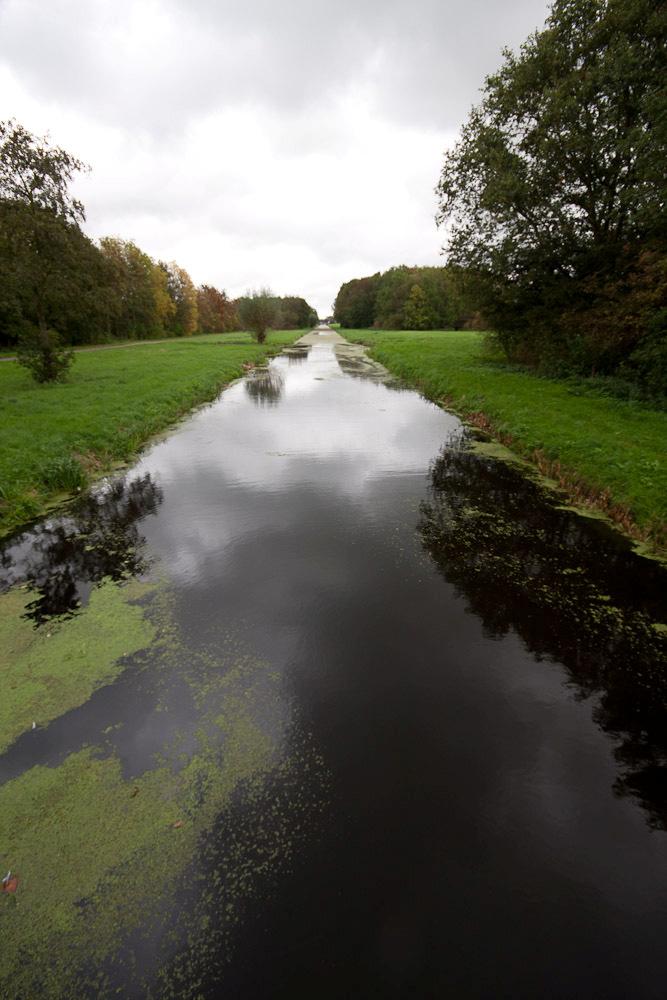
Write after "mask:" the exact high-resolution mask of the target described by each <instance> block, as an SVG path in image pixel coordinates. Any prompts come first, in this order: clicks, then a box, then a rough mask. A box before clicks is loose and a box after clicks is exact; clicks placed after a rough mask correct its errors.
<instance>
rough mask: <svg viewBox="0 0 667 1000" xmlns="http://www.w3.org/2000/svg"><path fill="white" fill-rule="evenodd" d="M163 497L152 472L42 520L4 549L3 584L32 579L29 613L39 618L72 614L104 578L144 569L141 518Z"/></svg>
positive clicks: (1, 555) (1, 563) (113, 485)
mask: <svg viewBox="0 0 667 1000" xmlns="http://www.w3.org/2000/svg"><path fill="white" fill-rule="evenodd" d="M161 502H162V491H161V490H160V488H159V487H158V486H156V484H155V483H154V482H153V480H152V479H151V477H150V475H145V476H143V477H142V478H140V479H134V480H132V481H131V482H129V483H128V482H126V481H125V480H122V479H121V480H117V481H115V482H113V483H110V484H109V486H108V488H107V489H106V490H104V491H100V492H98V493H95V494H91V495H89V496H87V497H85V498H84V499H82V500H81V501H80V502H79V503H78V504H77V505H76V507H75V508H74V509H73V511H72V513H71V514H69V515H68V516H66V517H62V518H58V519H57V520H51V519H49V520H46V521H44V522H42V523H41V524H39V525H38V526H37V527H36V528H34V529H32V530H31V531H29V532H26V533H25V534H24V535H21V536H20V537H19V538H18V539H15V540H14V541H13V542H12V544H11V546H9V547H8V548H6V549H5V550H4V551H2V552H0V570H2V571H3V572H2V574H1V575H0V588H1V587H2V585H3V583H4V584H5V585H11V584H13V583H19V582H26V583H28V585H29V586H30V588H31V589H32V590H34V591H36V592H37V594H38V596H37V597H36V599H35V600H34V601H33V602H32V603H31V604H30V605H29V609H28V613H29V615H30V617H32V618H34V619H35V621H37V622H39V623H41V622H43V621H45V620H46V619H47V618H49V617H52V616H53V615H62V614H67V613H71V612H72V611H74V610H75V609H76V608H77V607H78V606H79V605H80V603H81V601H82V600H84V599H85V598H86V596H87V595H88V593H89V592H90V590H91V589H92V587H93V586H94V585H95V584H97V583H100V582H101V581H102V580H103V579H111V580H121V579H124V578H126V577H128V576H135V575H137V574H139V573H142V572H144V570H145V569H146V562H145V557H144V556H143V555H142V552H141V546H142V543H143V541H144V539H143V537H142V536H141V534H140V533H139V529H138V522H139V520H140V519H141V518H143V517H145V516H146V515H147V514H152V513H154V512H155V510H156V509H157V507H158V506H159V504H160V503H161Z"/></svg>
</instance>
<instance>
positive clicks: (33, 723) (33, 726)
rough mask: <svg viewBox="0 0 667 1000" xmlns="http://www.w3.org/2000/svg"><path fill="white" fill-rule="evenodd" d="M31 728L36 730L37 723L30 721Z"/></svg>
mask: <svg viewBox="0 0 667 1000" xmlns="http://www.w3.org/2000/svg"><path fill="white" fill-rule="evenodd" d="M32 728H33V729H37V723H36V722H35V720H34V719H33V720H32Z"/></svg>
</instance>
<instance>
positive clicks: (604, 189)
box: [438, 0, 667, 373]
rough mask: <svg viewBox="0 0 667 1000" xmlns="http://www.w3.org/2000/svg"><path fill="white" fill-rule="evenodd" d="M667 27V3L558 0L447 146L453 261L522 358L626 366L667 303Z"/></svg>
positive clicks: (444, 193)
mask: <svg viewBox="0 0 667 1000" xmlns="http://www.w3.org/2000/svg"><path fill="white" fill-rule="evenodd" d="M666 39H667V13H666V8H665V5H664V3H659V4H656V3H655V2H654V0H556V2H555V3H554V5H553V7H552V10H551V14H550V17H549V19H548V21H547V25H546V28H545V29H544V30H543V31H541V32H539V33H536V34H534V35H532V36H531V37H530V38H529V39H528V40H527V41H526V42H525V44H524V45H523V46H522V48H521V50H520V52H519V54H518V55H515V54H512V53H511V52H506V53H505V60H504V63H503V65H502V67H501V68H500V70H499V71H498V72H497V73H496V74H494V75H492V76H490V77H488V78H487V80H486V83H485V87H484V91H483V95H484V96H483V100H482V102H481V104H480V105H479V106H478V107H477V108H475V109H473V111H472V113H471V115H470V117H469V119H468V121H467V123H466V124H465V126H464V128H463V131H462V135H461V139H460V141H459V143H458V144H457V146H456V147H455V148H454V150H453V151H451V152H450V153H449V154H447V156H446V158H445V163H444V167H443V171H442V175H441V178H440V183H439V186H438V194H439V201H440V207H439V220H440V222H445V221H447V222H449V223H450V224H451V229H450V235H449V240H448V257H449V261H450V262H451V263H453V264H455V265H457V266H459V267H461V268H463V269H464V270H465V271H466V272H467V273H469V274H471V275H473V276H474V277H475V279H476V280H477V283H478V294H479V295H480V302H481V305H482V311H483V312H484V314H485V315H486V316H487V318H488V319H489V320H490V324H491V325H492V327H493V328H494V329H495V330H496V331H497V334H498V338H499V342H500V343H501V344H502V346H503V348H504V349H505V351H506V353H507V354H508V355H509V356H510V357H513V358H516V359H520V360H524V361H528V362H532V363H535V364H546V365H547V366H549V367H553V365H554V363H555V362H559V363H560V364H561V365H562V366H565V367H567V369H568V370H574V371H580V372H613V371H614V370H615V369H616V368H617V367H618V365H619V364H621V363H622V362H623V360H624V359H626V358H628V356H629V355H631V354H632V352H633V350H634V349H635V347H636V346H638V345H639V343H640V341H641V340H642V338H644V337H645V336H646V335H647V328H648V326H649V325H650V322H651V316H652V315H653V313H654V312H655V311H656V310H659V309H661V308H664V307H665V305H667V281H665V280H664V278H663V279H662V280H661V281H660V282H659V283H658V286H657V288H656V286H655V285H653V292H652V293H651V292H650V289H651V286H652V279H651V277H650V275H651V274H653V275H655V274H656V273H657V272H658V271H662V272H663V274H664V265H665V261H666V259H667V225H666V222H667V217H666V213H665V205H666V196H667V190H666V186H667V181H666V175H665V171H664V162H665V153H666V152H667V96H666V91H665V89H664V87H662V85H661V81H662V80H663V79H664V73H665V68H666V65H665V51H666V50H665V41H666ZM635 370H636V371H637V372H638V373H639V371H640V369H639V368H636V369H635Z"/></svg>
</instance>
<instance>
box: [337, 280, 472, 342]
mask: <svg viewBox="0 0 667 1000" xmlns="http://www.w3.org/2000/svg"><path fill="white" fill-rule="evenodd" d="M334 320H336V322H338V323H340V325H341V326H342V327H345V328H347V329H350V330H360V329H367V328H369V327H375V328H376V329H378V330H460V329H467V330H479V329H482V328H483V326H484V321H483V319H482V316H481V314H480V312H479V310H478V309H477V308H476V305H475V303H474V302H473V300H472V299H471V297H470V295H469V294H468V293H467V292H466V290H465V283H464V281H463V280H462V277H461V275H457V274H456V273H455V272H454V271H453V270H452V269H451V268H447V267H404V266H402V267H392V268H390V269H389V270H388V271H385V272H383V273H378V274H373V275H370V276H368V277H365V278H353V279H352V280H351V281H346V282H345V284H343V285H341V287H340V290H339V292H338V295H337V296H336V301H335V304H334Z"/></svg>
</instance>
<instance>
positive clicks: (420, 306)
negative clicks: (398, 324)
mask: <svg viewBox="0 0 667 1000" xmlns="http://www.w3.org/2000/svg"><path fill="white" fill-rule="evenodd" d="M403 321H404V324H405V328H406V330H431V329H433V324H434V318H433V314H432V312H431V311H430V309H429V307H428V300H427V298H426V293H425V292H424V290H423V288H422V287H421V286H420V285H413V286H412V288H411V289H410V294H409V295H408V300H407V302H406V303H405V307H404V309H403Z"/></svg>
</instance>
